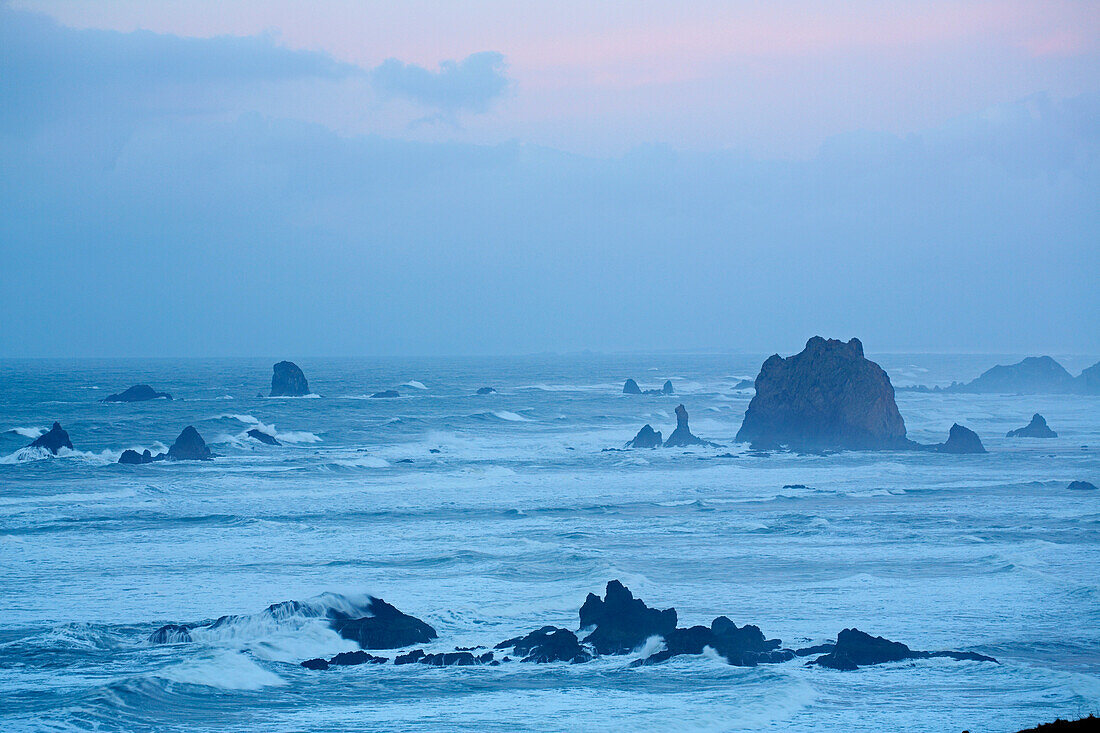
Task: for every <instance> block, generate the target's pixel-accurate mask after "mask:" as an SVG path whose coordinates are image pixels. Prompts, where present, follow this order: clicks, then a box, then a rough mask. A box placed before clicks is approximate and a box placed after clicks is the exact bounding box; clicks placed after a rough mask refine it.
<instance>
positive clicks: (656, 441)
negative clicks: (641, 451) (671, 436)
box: [627, 425, 662, 448]
mask: <svg viewBox="0 0 1100 733" xmlns="http://www.w3.org/2000/svg"><path fill="white" fill-rule="evenodd" d="M627 445H628V446H629V447H631V448H660V447H661V445H662V441H661V431H659V430H654V429H653V428H652V427H651V426H649V425H645V426H643V427H642V429H641V430H639V431H638V434H637V435H635V436H634V440H632V441H630V442H629V443H627Z"/></svg>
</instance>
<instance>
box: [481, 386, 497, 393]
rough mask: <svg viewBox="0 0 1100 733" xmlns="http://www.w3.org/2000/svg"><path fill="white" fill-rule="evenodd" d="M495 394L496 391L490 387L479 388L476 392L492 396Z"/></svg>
mask: <svg viewBox="0 0 1100 733" xmlns="http://www.w3.org/2000/svg"><path fill="white" fill-rule="evenodd" d="M495 392H496V390H495V389H493V388H492V387H479V388H478V390H477V393H478V394H494V393H495Z"/></svg>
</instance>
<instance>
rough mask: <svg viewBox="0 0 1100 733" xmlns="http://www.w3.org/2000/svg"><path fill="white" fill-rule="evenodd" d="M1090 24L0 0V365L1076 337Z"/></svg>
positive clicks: (940, 11) (572, 5) (1088, 6)
mask: <svg viewBox="0 0 1100 733" xmlns="http://www.w3.org/2000/svg"><path fill="white" fill-rule="evenodd" d="M1098 282H1100V5H1097V4H1096V3H1093V2H1084V1H1082V2H1076V1H1073V2H1071V1H1064V0H1050V1H1047V2H1038V1H1033V2H1020V1H1017V0H1002V1H1000V2H983V1H981V0H975V1H971V2H954V1H947V0H943V1H937V0H929V1H928V2H919V3H918V2H907V1H906V0H899V1H898V2H891V3H881V2H863V1H862V0H855V1H853V2H824V1H819V2H801V1H789V2H784V1H782V0H780V1H778V2H729V1H726V2H711V1H709V0H700V1H698V2H693V3H689V4H688V3H679V2H652V1H648V0H633V1H631V2H601V3H591V2H574V1H573V0H565V1H564V2H555V3H534V2H532V3H515V2H502V1H500V0H469V1H467V2H462V3H454V2H443V1H435V2H429V1H428V0H411V1H409V2H402V3H381V2H350V1H349V2H342V1H337V0H314V2H310V3H304V2H289V1H286V0H268V1H266V2H258V1H257V2H251V1H249V0H241V1H240V2H225V1H224V0H221V1H219V2H214V1H207V0H192V1H191V2H188V3H180V2H169V1H159V2H158V1H157V0H142V1H140V2H138V1H136V0H133V1H132V0H114V1H113V2H111V3H87V2H83V1H80V0H18V1H10V2H3V0H0V357H23V356H105V357H110V356H251V355H265V356H269V355H275V356H283V355H285V356H287V357H288V358H289V357H292V356H327V355H333V356H337V355H339V356H360V355H362V356H369V355H435V354H440V355H443V354H509V353H532V352H543V351H556V352H567V351H576V350H582V349H591V350H595V351H624V350H625V351H646V350H662V351H663V350H677V349H684V350H716V351H734V350H740V351H751V352H762V353H770V352H773V351H780V352H783V353H788V352H789V351H791V350H797V348H798V347H800V345H801V344H803V343H804V342H805V340H806V339H807V338H808V337H809V336H811V335H814V334H821V335H825V336H832V337H838V338H845V339H846V338H849V337H851V336H858V337H860V338H861V339H862V340H863V342H864V344H865V346H866V348H867V350H868V351H869V352H874V351H906V350H913V351H963V352H997V353H1047V352H1050V353H1071V354H1085V355H1090V354H1092V355H1096V354H1100V315H1098V314H1100V288H1098V287H1097V283H1098Z"/></svg>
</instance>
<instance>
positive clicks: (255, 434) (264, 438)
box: [248, 428, 281, 445]
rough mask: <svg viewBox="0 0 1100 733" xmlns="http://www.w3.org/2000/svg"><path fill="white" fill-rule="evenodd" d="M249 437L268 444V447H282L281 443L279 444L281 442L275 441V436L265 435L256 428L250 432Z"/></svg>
mask: <svg viewBox="0 0 1100 733" xmlns="http://www.w3.org/2000/svg"><path fill="white" fill-rule="evenodd" d="M248 437H250V438H255V439H256V440H258V441H260V442H261V443H266V444H267V445H281V443H279V441H278V440H276V439H275V436H274V435H272V434H271V433H265V432H264V431H262V430H257V429H256V428H252V429H251V430H249V431H248Z"/></svg>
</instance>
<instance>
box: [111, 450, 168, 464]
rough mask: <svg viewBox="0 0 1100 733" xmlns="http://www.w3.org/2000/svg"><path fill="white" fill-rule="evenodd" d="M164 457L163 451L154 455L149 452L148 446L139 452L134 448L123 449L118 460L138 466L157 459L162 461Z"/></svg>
mask: <svg viewBox="0 0 1100 733" xmlns="http://www.w3.org/2000/svg"><path fill="white" fill-rule="evenodd" d="M164 457H165V456H164V454H163V453H160V454H158V455H156V456H154V455H153V454H152V453H150V452H149V449H148V448H146V449H145V450H144V451H142V452H141V453H138V452H137V451H136V450H124V451H122V455H121V456H119V457H118V462H119V463H125V464H128V465H131V466H140V465H141V464H143V463H152V462H153V461H158V460H159V461H163V460H164Z"/></svg>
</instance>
